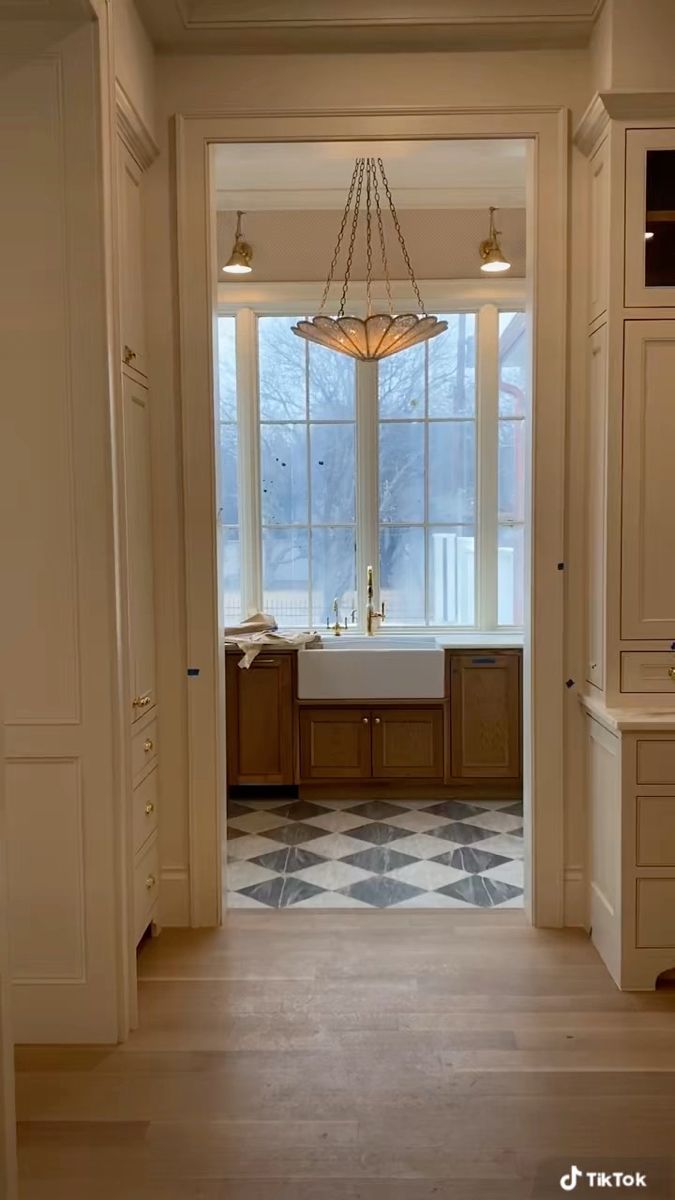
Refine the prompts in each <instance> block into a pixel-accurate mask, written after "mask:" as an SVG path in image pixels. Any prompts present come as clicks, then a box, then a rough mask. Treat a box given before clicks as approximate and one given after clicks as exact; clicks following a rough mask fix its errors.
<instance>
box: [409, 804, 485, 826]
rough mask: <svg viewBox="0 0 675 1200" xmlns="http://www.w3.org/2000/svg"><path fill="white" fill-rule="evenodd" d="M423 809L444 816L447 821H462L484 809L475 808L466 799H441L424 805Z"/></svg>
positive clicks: (482, 811)
mask: <svg viewBox="0 0 675 1200" xmlns="http://www.w3.org/2000/svg"><path fill="white" fill-rule="evenodd" d="M424 811H425V812H428V813H433V814H434V815H435V816H438V817H446V818H447V820H448V821H464V820H466V818H467V817H476V816H478V814H479V813H481V814H482V813H484V812H485V809H484V808H476V805H475V804H469V803H468V802H467V801H466V800H443V801H441V803H439V804H429V805H425V806H424Z"/></svg>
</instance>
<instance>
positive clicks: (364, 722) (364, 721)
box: [363, 717, 369, 725]
mask: <svg viewBox="0 0 675 1200" xmlns="http://www.w3.org/2000/svg"><path fill="white" fill-rule="evenodd" d="M368 723H369V722H368V718H367V717H363V724H364V725H368Z"/></svg>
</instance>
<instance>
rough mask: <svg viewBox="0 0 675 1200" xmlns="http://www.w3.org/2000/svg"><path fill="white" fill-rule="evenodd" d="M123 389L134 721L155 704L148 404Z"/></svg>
mask: <svg viewBox="0 0 675 1200" xmlns="http://www.w3.org/2000/svg"><path fill="white" fill-rule="evenodd" d="M122 389H123V397H124V464H125V481H126V512H127V570H128V595H129V643H130V645H129V657H130V666H131V671H130V683H131V695H130V697H129V704H130V713H131V717H132V720H134V721H135V720H137V719H138V718H139V717H141V716H142V715H143V714H144V713H145V712H147V710H148V709H149V708H151V707H152V706H153V705H154V703H155V700H156V688H155V597H154V580H153V563H152V479H151V468H150V400H149V393H148V389H147V388H146V387H143V386H142V385H141V384H140V383H137V382H136V380H134V379H132V378H131V377H130V376H129V375H128V374H126V373H125V374H124V375H123V377H122Z"/></svg>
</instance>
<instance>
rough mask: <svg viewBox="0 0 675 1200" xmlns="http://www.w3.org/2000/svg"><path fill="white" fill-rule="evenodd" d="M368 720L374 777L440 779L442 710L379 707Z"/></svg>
mask: <svg viewBox="0 0 675 1200" xmlns="http://www.w3.org/2000/svg"><path fill="white" fill-rule="evenodd" d="M371 720H372V773H373V776H374V778H376V779H409V778H413V779H442V778H443V709H442V708H440V707H435V708H381V709H377V710H375V711H374V712H373V714H372V718H371Z"/></svg>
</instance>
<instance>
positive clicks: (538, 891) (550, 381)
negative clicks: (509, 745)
mask: <svg viewBox="0 0 675 1200" xmlns="http://www.w3.org/2000/svg"><path fill="white" fill-rule="evenodd" d="M364 134H365V136H366V137H367V138H368V137H370V138H377V139H378V140H391V141H396V140H398V141H417V140H427V139H432V138H433V139H436V140H441V141H442V140H454V139H455V138H462V139H466V138H490V137H495V136H498V137H500V138H524V139H526V140H527V145H528V155H527V162H528V167H527V197H528V203H527V206H528V213H530V214H531V220H530V221H529V222H528V229H527V242H528V245H527V253H528V262H529V263H531V264H532V271H531V277H530V279H529V281H528V288H527V298H526V309H527V312H528V314H529V316H530V320H531V322H532V345H533V353H534V371H533V387H532V392H531V394H532V397H533V409H532V422H531V428H530V436H529V439H528V442H529V443H530V444H531V445H532V447H533V454H532V463H533V472H532V489H531V495H530V496H527V497H526V501H525V524H526V525H528V523H529V528H530V530H531V536H530V537H529V538H528V537H527V535H525V554H524V559H525V586H524V594H525V596H526V598H527V603H528V604H529V605H530V612H531V616H532V620H531V621H530V622H529V631H528V633H527V636H526V639H525V645H524V648H523V700H524V706H523V712H524V722H523V724H524V736H523V776H524V805H525V812H526V814H529V820H528V819H527V817H526V820H525V831H526V850H525V857H526V859H527V860H528V861H529V862H530V864H531V869H530V871H529V878H530V886H529V887H527V888H526V896H525V902H526V909H527V911H528V913H529V914H530V916H531V917H532V918H533V919H534V920H535V921H536V923H538V924H550V925H556V924H561V923H562V911H563V904H562V901H563V897H562V837H561V830H562V782H561V779H562V771H561V764H562V704H561V692H560V685H559V681H560V680H561V678H562V586H561V578H560V574H559V573H558V572H557V562H559V561H561V559H562V524H561V512H562V503H561V499H562V492H563V429H564V345H565V341H564V328H565V314H564V246H565V200H564V174H565V165H564V164H565V155H564V154H562V153H561V152H560V151H561V146H562V145H563V143H564V121H563V120H562V114H552V113H550V112H549V113H540V112H532V113H528V114H527V115H526V116H523V114H471V115H467V114H457V113H442V114H439V113H438V112H435V113H425V114H419V113H418V114H414V115H413V114H398V115H391V114H389V115H387V116H386V117H384V116H380V115H377V116H374V117H371V118H370V119H369V118H368V116H367V115H365V114H361V115H359V116H354V115H352V117H351V118H350V120H349V121H348V122H347V121H345V119H344V117H342V118H341V117H340V116H339V115H335V114H331V113H325V114H319V115H316V116H313V117H312V118H307V117H303V116H301V115H297V116H289V117H287V118H286V117H284V118H279V119H273V118H271V117H269V118H266V117H265V116H264V115H263V114H260V115H257V116H255V117H251V116H245V117H241V118H238V117H237V116H231V117H230V118H227V117H222V118H220V117H212V118H204V119H198V120H197V119H195V120H191V121H190V122H189V123H188V122H181V121H179V131H178V158H179V261H180V265H181V272H180V293H181V313H182V318H183V321H182V331H183V340H184V346H185V345H187V344H189V346H190V353H189V354H184V355H183V358H182V371H183V387H184V390H185V391H189V392H190V394H191V395H192V396H193V397H200V398H201V399H200V401H199V403H197V402H194V403H192V404H191V406H190V409H189V411H186V413H185V433H186V437H185V469H186V526H187V536H188V544H189V545H191V550H190V552H189V554H188V600H189V611H190V614H191V615H190V629H191V638H190V640H191V650H190V653H191V658H192V659H194V661H195V662H198V663H199V664H200V676H199V682H198V683H197V684H196V685H195V686H194V687H193V686H192V685H191V686H190V691H189V705H190V725H191V754H190V777H191V778H190V788H191V817H192V831H193V837H192V854H191V859H192V872H193V883H192V897H193V906H192V907H193V922H194V923H195V924H201V923H204V924H209V923H212V921H213V913H214V912H217V913H218V915H220V912H221V907H220V906H221V896H220V871H221V867H220V844H221V837H220V834H221V831H220V828H219V826H220V821H221V817H222V813H221V810H220V799H221V797H222V795H223V794H224V779H225V744H224V736H223V733H224V730H223V729H222V728H219V727H218V718H217V715H216V713H217V711H218V705H217V704H216V706H215V707H214V706H213V704H212V702H211V699H210V698H213V697H216V698H218V700H220V699H221V698H222V697H223V696H224V691H225V670H224V661H223V660H224V655H223V654H222V653H221V648H220V647H219V646H218V645H217V644H216V638H215V637H214V630H215V629H216V628H217V560H216V555H215V552H214V551H215V545H216V528H215V494H216V492H215V471H214V474H213V475H212V476H211V477H210V478H207V476H206V475H205V473H204V470H203V464H204V462H205V461H210V462H211V463H214V464H215V453H214V428H213V425H214V422H213V364H214V361H215V359H214V348H215V345H216V339H217V327H216V324H215V321H214V320H213V316H214V314H215V313H216V310H217V294H216V293H215V291H214V286H213V279H212V276H211V273H210V271H209V269H208V264H209V262H212V261H213V246H214V244H215V238H216V223H215V221H214V219H213V214H212V213H211V208H210V206H209V205H208V204H207V205H206V206H205V204H204V198H205V197H208V195H209V193H210V187H211V179H210V176H211V166H210V159H209V156H207V155H204V150H205V149H206V148H207V147H208V146H210V145H212V144H213V143H228V142H229V143H231V142H237V143H239V142H242V143H253V142H270V141H278V142H284V141H285V142H287V143H288V142H296V141H297V142H300V141H302V142H315V141H316V142H321V141H327V142H338V141H348V140H351V139H353V138H354V137H358V136H361V137H362V138H363V136H364ZM188 179H189V184H188V183H187V180H188ZM199 197H201V200H199ZM544 201H545V203H546V212H547V221H546V231H545V236H542V229H543V226H542V223H541V211H542V204H543V203H544ZM196 263H199V264H204V266H203V268H202V266H201V265H199V266H198V268H197V269H196V270H195V264H196ZM543 279H546V280H547V287H546V289H545V291H544V290H543V289H542V288H541V286H540V284H541V282H542V280H543ZM558 285H559V286H558ZM535 299H536V301H537V302H536V303H535ZM544 352H545V355H546V357H545V358H544ZM207 400H208V403H207ZM198 464H200V465H199V466H198ZM532 497H533V498H534V508H535V511H536V512H537V521H536V524H535V525H534V526H533V525H532V523H531V522H530V521H529V514H530V512H531V507H530V504H531V499H532ZM205 531H210V535H211V536H209V538H208V539H206V538H205ZM551 547H555V548H556V550H555V555H554V557H555V558H556V564H555V566H554V567H552V566H551V561H550V560H551ZM525 624H526V627H527V625H528V622H527V621H526V623H525ZM534 695H536V696H537V709H536V719H535V714H534V711H533V703H532V702H533V696H534ZM544 796H545V797H546V803H545V805H544V802H543V797H544ZM528 832H529V838H528Z"/></svg>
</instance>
